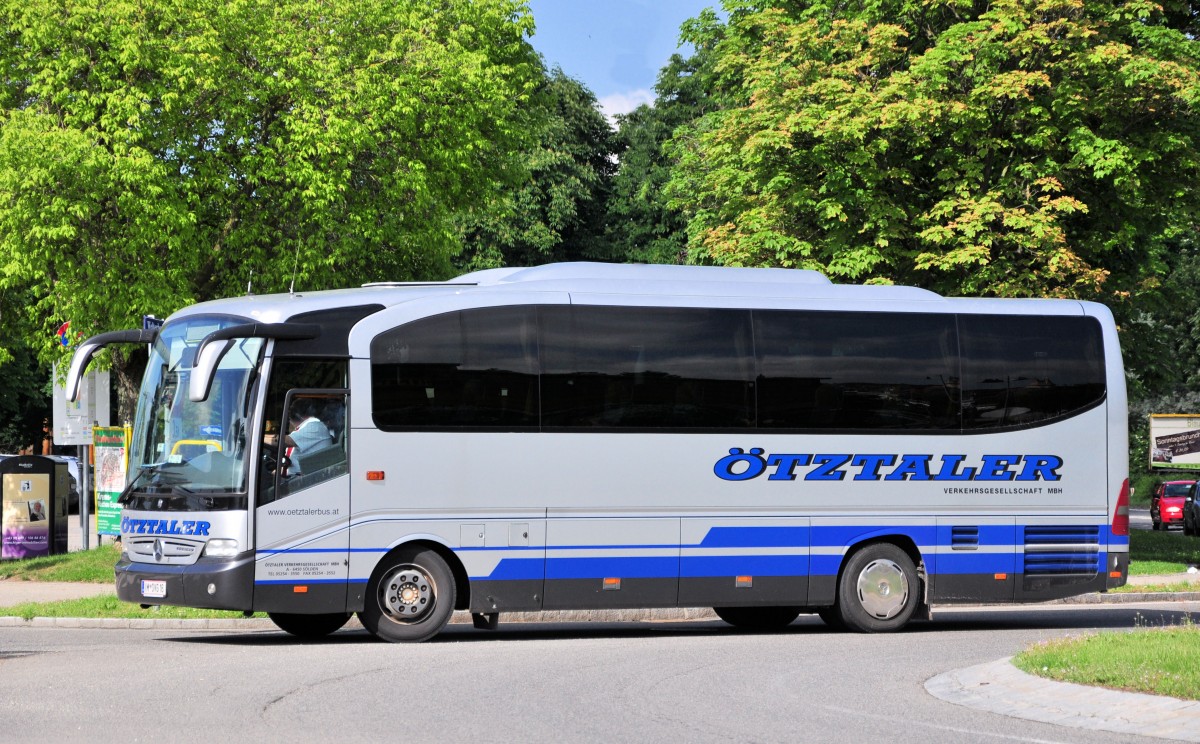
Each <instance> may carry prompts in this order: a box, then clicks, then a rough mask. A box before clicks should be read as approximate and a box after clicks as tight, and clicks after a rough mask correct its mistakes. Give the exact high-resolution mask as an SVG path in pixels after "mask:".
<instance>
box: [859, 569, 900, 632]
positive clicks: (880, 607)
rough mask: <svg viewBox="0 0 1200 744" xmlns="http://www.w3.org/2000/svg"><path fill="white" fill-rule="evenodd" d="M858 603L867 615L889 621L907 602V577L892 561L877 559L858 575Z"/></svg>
mask: <svg viewBox="0 0 1200 744" xmlns="http://www.w3.org/2000/svg"><path fill="white" fill-rule="evenodd" d="M858 601H859V602H861V603H862V608H863V609H864V610H866V612H867V614H869V615H871V616H872V617H874V618H877V619H879V620H889V619H891V618H893V617H895V616H896V615H898V614H900V611H901V610H903V609H904V606H905V604H907V602H908V577H907V576H905V575H904V570H903V569H902V568H900V566H899V565H898V564H896V563H895V562H894V561H889V560H887V559H879V560H876V561H871V562H870V563H868V564H867V566H866V568H864V569H863V570H862V573H860V574H859V575H858Z"/></svg>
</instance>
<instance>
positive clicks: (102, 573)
mask: <svg viewBox="0 0 1200 744" xmlns="http://www.w3.org/2000/svg"><path fill="white" fill-rule="evenodd" d="M120 557H121V551H119V550H117V548H116V546H115V545H102V546H100V547H97V548H96V549H94V550H78V551H75V552H74V553H67V554H66V555H47V556H42V557H41V558H28V559H25V560H19V561H0V579H17V580H19V581H82V582H84V583H87V584H111V583H113V566H115V565H116V563H117V560H118V559H119V558H120Z"/></svg>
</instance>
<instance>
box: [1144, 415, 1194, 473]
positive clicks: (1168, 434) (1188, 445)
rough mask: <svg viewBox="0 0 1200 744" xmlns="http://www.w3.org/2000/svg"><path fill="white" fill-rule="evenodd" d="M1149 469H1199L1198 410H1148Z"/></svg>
mask: <svg viewBox="0 0 1200 744" xmlns="http://www.w3.org/2000/svg"><path fill="white" fill-rule="evenodd" d="M1150 469H1151V470H1200V413H1196V414H1189V413H1152V414H1150Z"/></svg>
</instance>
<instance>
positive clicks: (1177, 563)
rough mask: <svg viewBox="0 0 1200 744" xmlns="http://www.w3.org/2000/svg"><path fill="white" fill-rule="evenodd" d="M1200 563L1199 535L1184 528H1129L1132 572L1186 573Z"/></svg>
mask: <svg viewBox="0 0 1200 744" xmlns="http://www.w3.org/2000/svg"><path fill="white" fill-rule="evenodd" d="M1197 563H1200V538H1195V537H1188V536H1187V535H1184V534H1183V533H1182V532H1155V531H1153V530H1130V531H1129V574H1130V575H1131V576H1153V575H1155V574H1173V573H1183V572H1184V571H1186V570H1187V569H1188V566H1189V565H1194V564H1197Z"/></svg>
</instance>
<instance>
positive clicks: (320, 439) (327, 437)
mask: <svg viewBox="0 0 1200 744" xmlns="http://www.w3.org/2000/svg"><path fill="white" fill-rule="evenodd" d="M288 427H289V428H290V429H291V432H290V433H288V434H286V435H285V436H284V437H283V443H284V445H285V446H286V447H287V456H288V459H289V460H291V465H290V467H289V468H288V475H299V474H300V463H299V462H297V460H296V459H295V456H296V455H303V454H307V453H310V452H315V451H317V450H320V449H324V448H326V447H328V446H330V445H331V444H332V443H333V434H332V432H330V431H329V427H327V426H326V425H325V423H324V422H322V421H321V419H319V418H317V417H316V415H315V414H314V412H313V406H312V404H311V403H308V402H305V401H300V402H298V403H297V404H296V405H294V406H292V410H291V413H290V415H289V417H288Z"/></svg>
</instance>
